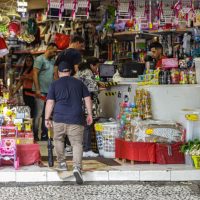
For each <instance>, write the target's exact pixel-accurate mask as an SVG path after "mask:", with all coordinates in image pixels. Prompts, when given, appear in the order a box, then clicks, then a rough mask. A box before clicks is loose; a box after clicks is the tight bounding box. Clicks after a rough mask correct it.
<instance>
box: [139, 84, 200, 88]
mask: <svg viewBox="0 0 200 200" xmlns="http://www.w3.org/2000/svg"><path fill="white" fill-rule="evenodd" d="M139 87H146V88H150V87H158V88H161V87H163V88H185V87H187V88H194V87H198V88H199V87H200V84H163V85H139Z"/></svg>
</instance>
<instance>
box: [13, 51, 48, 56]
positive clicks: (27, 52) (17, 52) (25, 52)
mask: <svg viewBox="0 0 200 200" xmlns="http://www.w3.org/2000/svg"><path fill="white" fill-rule="evenodd" d="M44 52H45V50H43V51H31V50H19V51H14V52H13V53H14V54H33V55H34V54H42V53H44Z"/></svg>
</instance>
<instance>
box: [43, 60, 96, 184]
mask: <svg viewBox="0 0 200 200" xmlns="http://www.w3.org/2000/svg"><path fill="white" fill-rule="evenodd" d="M58 71H59V72H58V74H59V77H60V78H59V79H58V80H56V81H54V82H53V83H52V84H51V86H50V88H49V92H48V96H47V103H46V109H45V124H46V127H47V128H50V127H52V126H53V131H54V144H55V150H56V154H57V160H58V170H67V165H66V162H65V155H64V140H65V136H66V135H67V136H68V138H69V140H70V143H71V145H72V147H73V167H74V170H73V173H74V176H75V178H76V182H77V183H78V184H82V183H83V178H82V175H81V167H82V154H83V145H82V143H83V130H84V127H83V124H84V115H83V110H82V99H83V98H84V101H85V104H86V108H87V111H88V116H87V124H88V125H90V124H92V122H93V119H92V101H91V98H90V93H89V91H88V89H87V87H86V86H85V85H84V84H83V83H82V82H81V81H80V80H77V79H76V78H74V77H70V74H71V72H72V71H73V66H72V65H70V64H69V63H66V62H61V63H59V65H58ZM52 113H53V124H52V122H51V120H50V118H51V114H52Z"/></svg>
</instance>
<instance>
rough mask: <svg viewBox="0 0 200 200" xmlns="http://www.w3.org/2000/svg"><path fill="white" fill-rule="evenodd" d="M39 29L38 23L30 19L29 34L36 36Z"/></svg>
mask: <svg viewBox="0 0 200 200" xmlns="http://www.w3.org/2000/svg"><path fill="white" fill-rule="evenodd" d="M37 29H38V26H37V22H36V20H35V19H34V18H29V19H28V29H27V31H28V33H29V34H30V35H36V33H37Z"/></svg>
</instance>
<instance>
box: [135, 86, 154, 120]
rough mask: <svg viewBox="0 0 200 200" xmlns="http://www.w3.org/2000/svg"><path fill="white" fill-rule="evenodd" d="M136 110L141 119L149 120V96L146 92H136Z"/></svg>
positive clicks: (150, 115) (150, 111) (150, 116)
mask: <svg viewBox="0 0 200 200" xmlns="http://www.w3.org/2000/svg"><path fill="white" fill-rule="evenodd" d="M135 103H136V108H137V111H138V113H139V116H140V118H141V119H151V118H152V110H151V96H150V93H149V91H147V90H144V89H142V90H139V89H137V90H136V96H135Z"/></svg>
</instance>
